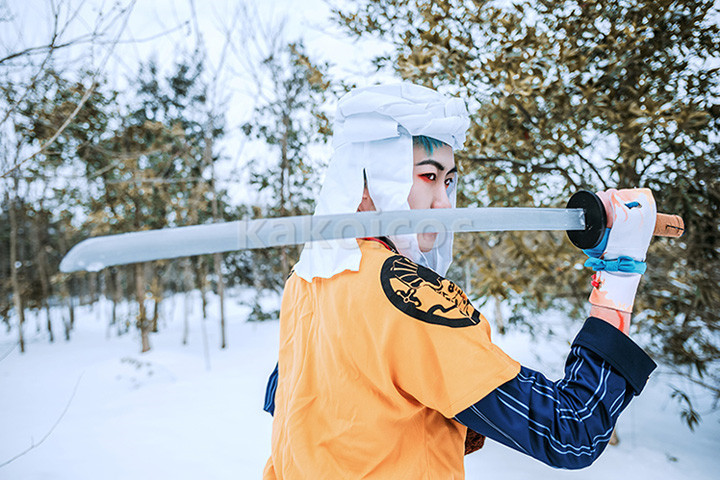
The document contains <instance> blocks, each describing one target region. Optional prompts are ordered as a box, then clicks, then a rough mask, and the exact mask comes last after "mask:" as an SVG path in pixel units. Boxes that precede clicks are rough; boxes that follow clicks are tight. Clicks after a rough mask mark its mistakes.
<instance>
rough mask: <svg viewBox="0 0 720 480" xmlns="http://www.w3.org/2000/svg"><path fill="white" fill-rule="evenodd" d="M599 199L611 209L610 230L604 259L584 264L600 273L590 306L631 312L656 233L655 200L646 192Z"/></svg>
mask: <svg viewBox="0 0 720 480" xmlns="http://www.w3.org/2000/svg"><path fill="white" fill-rule="evenodd" d="M598 196H599V197H600V199H601V200H602V201H603V203H604V204H605V205H606V207H607V206H609V207H610V212H611V213H610V218H608V224H610V225H611V228H610V234H609V235H608V240H607V245H606V246H605V250H604V252H603V254H602V256H601V258H600V259H594V258H590V259H588V261H587V262H586V263H585V264H586V265H588V266H591V267H593V268H594V269H595V270H596V271H597V273H596V274H595V276H594V277H593V287H594V288H593V290H592V293H590V303H591V304H593V305H598V306H602V307H607V308H612V309H614V310H621V311H624V312H632V307H633V303H634V302H635V293H636V292H637V287H638V284H639V283H640V277H641V276H642V273H644V272H645V264H644V261H645V254H646V252H647V249H648V246H649V245H650V239H651V238H652V235H653V230H654V229H655V220H656V217H657V208H656V206H655V199H654V198H653V196H652V192H651V191H650V190H649V189H647V188H635V189H627V190H616V189H610V190H607V191H605V192H599V193H598Z"/></svg>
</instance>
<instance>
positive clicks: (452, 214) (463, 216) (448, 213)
mask: <svg viewBox="0 0 720 480" xmlns="http://www.w3.org/2000/svg"><path fill="white" fill-rule="evenodd" d="M663 215H664V214H658V219H660V217H661V216H663ZM665 216H666V217H673V219H680V217H677V216H669V215H665ZM606 221H607V217H606V213H605V208H604V207H603V205H602V202H601V201H600V199H599V198H598V197H597V196H596V195H595V194H593V193H590V192H585V191H581V192H578V193H576V194H575V195H573V197H571V199H570V202H568V208H453V209H429V210H404V211H388V212H354V213H348V214H337V215H304V216H295V217H278V218H261V219H254V220H238V221H234V222H227V223H216V224H206V225H193V226H187V227H174V228H165V229H159V230H148V231H142V232H131V233H122V234H118V235H107V236H101V237H95V238H90V239H87V240H83V241H82V242H80V243H78V244H77V245H75V246H74V247H73V248H72V249H71V250H70V251H69V252H68V253H67V255H65V257H64V258H63V259H62V262H61V263H60V271H62V272H65V273H69V272H76V271H82V270H84V271H90V272H96V271H99V270H102V269H103V268H106V267H110V266H114V265H126V264H130V263H138V262H148V261H153V260H165V259H170V258H179V257H189V256H194V255H206V254H211V253H224V252H230V251H236V250H244V249H255V248H268V247H277V246H282V245H297V244H303V243H307V242H323V241H328V240H340V239H350V238H365V237H380V236H391V235H406V234H413V233H431V232H437V233H442V232H501V231H530V230H538V231H543V230H544V231H547V230H565V231H567V232H568V235H569V236H570V239H571V241H572V242H573V243H574V244H575V245H576V246H578V247H580V248H593V247H594V246H596V245H597V244H598V243H599V242H600V240H601V239H602V235H603V233H604V231H605V225H606ZM674 221H675V223H676V224H677V220H674ZM679 221H680V222H682V219H680V220H679ZM657 230H658V228H657V227H656V235H658V234H659V235H664V236H680V234H682V230H680V233H679V234H677V232H676V231H671V232H665V233H662V232H661V233H658V232H657ZM673 233H675V234H673Z"/></svg>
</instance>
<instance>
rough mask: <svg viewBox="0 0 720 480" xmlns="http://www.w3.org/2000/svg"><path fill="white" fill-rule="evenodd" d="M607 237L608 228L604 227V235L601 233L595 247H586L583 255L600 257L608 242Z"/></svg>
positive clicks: (608, 236)
mask: <svg viewBox="0 0 720 480" xmlns="http://www.w3.org/2000/svg"><path fill="white" fill-rule="evenodd" d="M608 238H610V229H609V228H606V229H605V235H603V238H602V240H600V243H598V245H597V247H595V248H588V249H587V250H583V252H584V253H585V255H587V256H588V257H595V258H600V257H602V254H603V252H604V251H605V248H606V247H607V244H608Z"/></svg>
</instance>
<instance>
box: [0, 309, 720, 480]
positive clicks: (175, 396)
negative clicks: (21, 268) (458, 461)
mask: <svg viewBox="0 0 720 480" xmlns="http://www.w3.org/2000/svg"><path fill="white" fill-rule="evenodd" d="M226 308H227V311H228V314H227V316H228V344H229V347H228V348H227V349H226V350H220V349H219V348H218V345H219V338H218V327H217V324H216V323H217V322H216V321H214V320H212V319H210V320H207V321H206V323H205V330H206V332H207V345H208V351H209V357H206V355H205V353H204V351H205V349H204V342H203V335H202V329H201V322H200V320H199V318H200V311H199V307H198V306H197V303H195V305H194V309H193V312H192V316H191V325H190V326H191V330H190V335H189V342H188V344H187V345H185V346H183V345H181V339H182V320H181V319H182V310H183V301H182V298H181V297H175V298H173V299H171V300H168V301H167V303H166V305H165V310H164V313H165V317H166V319H167V320H166V322H164V323H165V324H164V325H162V326H161V331H160V333H158V334H154V335H153V336H152V339H151V341H152V346H153V349H152V351H151V352H149V353H146V354H140V353H138V352H139V340H138V338H137V336H136V334H127V335H124V336H120V337H118V336H117V335H116V334H115V332H114V331H111V332H110V334H109V335H108V330H107V319H108V305H107V304H105V305H97V306H96V307H95V308H89V307H88V308H83V309H82V310H80V311H79V312H78V319H77V323H76V329H75V332H74V334H73V338H72V341H71V342H65V341H63V340H58V341H56V342H55V343H54V344H48V343H47V341H46V336H45V334H44V333H40V334H37V333H34V332H35V319H34V318H33V317H30V319H29V322H28V324H27V327H26V328H27V330H28V336H29V337H30V338H29V341H28V345H27V353H25V354H24V355H21V354H20V353H19V352H18V350H17V348H15V349H13V343H14V342H15V340H16V333H15V331H13V332H11V333H10V334H7V333H6V332H4V329H3V331H2V332H1V333H0V465H2V464H4V463H6V462H7V461H8V460H10V459H12V458H14V457H16V456H18V455H19V454H21V453H22V452H24V451H26V450H28V449H29V448H30V447H31V446H32V445H37V446H36V447H35V448H32V449H30V450H29V451H28V452H27V453H26V454H24V455H21V456H19V457H18V458H16V459H15V460H13V461H12V462H10V463H8V464H6V465H4V466H2V467H0V479H3V480H5V479H7V480H25V479H68V480H71V479H72V480H83V479H93V480H94V479H104V480H105V479H107V480H109V479H133V480H142V479H148V480H158V479H164V478H171V479H173V480H182V479H204V480H205V479H245V478H248V479H252V478H260V477H261V472H262V469H263V466H264V464H265V461H266V459H267V457H268V453H269V449H270V431H271V417H270V416H269V415H268V414H266V413H265V412H263V411H262V401H263V396H264V391H265V382H266V379H267V376H268V374H269V373H270V372H271V371H272V369H273V367H274V365H275V361H276V356H277V335H278V323H277V322H275V321H270V322H264V323H248V322H246V321H245V319H246V317H247V314H248V311H249V309H248V308H247V307H245V306H242V305H240V304H238V302H237V301H236V300H235V299H234V298H231V299H229V300H227V305H226ZM216 310H217V308H216V306H215V305H212V304H211V306H210V310H209V311H210V312H211V314H212V317H213V318H214V317H215V315H214V313H215V312H216ZM55 313H57V314H58V315H59V312H55ZM538 321H540V320H538ZM543 321H547V317H546V318H544V319H543ZM56 323H57V325H56V329H57V330H56V332H55V333H56V337H59V336H61V332H60V325H59V320H56ZM578 327H579V325H578ZM573 333H574V332H566V333H565V334H564V335H559V336H558V337H557V339H556V340H554V341H552V342H544V343H542V344H537V343H534V342H532V341H531V339H530V337H529V336H528V335H527V334H520V333H514V334H511V335H507V336H504V337H503V336H499V335H495V337H494V338H495V340H496V341H497V343H499V344H500V345H501V346H502V347H503V348H504V349H505V350H506V351H507V352H508V353H510V354H511V355H513V356H514V357H515V358H517V359H518V360H520V361H521V362H523V363H525V364H526V365H528V366H530V367H533V368H537V369H540V370H542V371H544V372H546V373H547V374H548V376H550V377H551V378H556V377H558V376H559V375H560V374H561V371H562V366H563V360H564V354H565V350H566V349H567V341H568V340H569V338H571V337H572V334H573ZM8 352H9V353H8ZM670 384H674V385H677V384H678V379H677V378H673V377H670V376H668V375H663V374H662V373H659V374H655V375H654V376H653V378H652V379H651V381H650V383H649V385H648V387H647V389H646V391H645V392H644V393H643V395H642V396H641V397H640V398H638V399H637V400H636V401H635V402H634V403H633V404H631V406H630V407H629V409H628V410H627V411H626V412H625V413H624V414H623V415H622V416H621V418H620V423H619V426H618V434H619V437H620V445H619V446H616V447H608V449H607V451H606V452H605V453H604V454H603V456H602V457H601V458H600V459H599V460H598V461H597V462H596V463H595V464H594V465H592V466H591V467H589V468H587V469H585V470H581V471H574V472H572V471H558V470H554V469H551V468H549V467H545V466H544V465H542V464H540V463H538V462H536V461H534V460H532V459H529V458H525V457H523V456H522V455H521V454H518V453H515V452H514V451H511V450H509V449H508V448H506V447H503V446H501V445H498V444H495V443H493V442H491V441H488V442H487V443H486V446H485V447H484V448H483V449H482V450H480V451H479V452H476V453H474V454H472V455H470V456H468V457H467V458H466V469H467V478H468V479H474V478H487V477H490V478H493V479H494V480H500V479H528V478H532V479H533V480H540V479H555V478H578V479H598V480H608V479H611V478H632V479H674V480H679V479H693V480H703V479H707V480H710V479H716V478H718V473H717V472H718V471H720V413H718V412H714V413H713V412H710V413H707V414H706V415H705V416H704V418H703V422H702V423H701V424H700V426H699V427H698V428H697V429H696V431H695V433H692V432H690V431H689V430H688V429H687V427H685V426H684V425H683V424H682V423H681V420H680V418H679V415H678V408H679V407H678V405H677V404H676V403H675V402H674V401H673V400H670V398H669V391H670V387H669V385H670ZM695 401H696V403H697V406H699V407H700V409H701V410H702V411H708V410H709V406H710V402H709V399H706V398H702V396H701V395H697V398H695ZM48 432H49V435H47V434H48ZM46 435H47V437H46V438H44V437H45V436H46Z"/></svg>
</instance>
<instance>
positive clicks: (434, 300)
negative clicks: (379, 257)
mask: <svg viewBox="0 0 720 480" xmlns="http://www.w3.org/2000/svg"><path fill="white" fill-rule="evenodd" d="M379 280H380V285H381V288H382V291H383V294H384V296H385V297H386V298H387V300H388V301H389V302H390V303H391V304H392V305H393V306H394V307H395V308H396V309H397V310H399V311H401V312H402V313H404V314H405V315H407V316H410V317H413V318H415V319H417V320H421V321H423V322H426V323H430V324H435V325H443V326H447V327H454V328H458V327H469V326H472V325H477V324H479V323H480V322H481V321H482V319H483V317H482V315H480V312H478V311H477V310H475V308H474V307H473V306H472V304H471V303H470V300H469V299H468V297H467V295H466V294H465V292H463V290H462V289H461V288H460V287H458V286H457V285H456V284H455V283H454V282H452V281H450V280H448V279H447V278H445V277H443V276H441V275H439V274H438V273H436V272H434V271H433V270H431V269H429V268H427V267H424V266H422V265H418V264H417V263H415V262H413V261H412V260H410V259H409V258H407V257H405V256H403V255H398V254H394V253H392V252H390V254H389V255H387V256H386V257H385V259H384V260H383V262H382V265H381V267H380V269H379Z"/></svg>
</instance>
